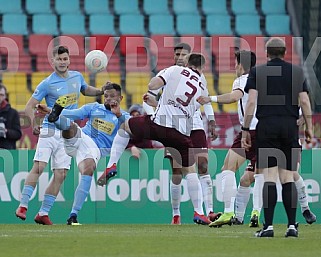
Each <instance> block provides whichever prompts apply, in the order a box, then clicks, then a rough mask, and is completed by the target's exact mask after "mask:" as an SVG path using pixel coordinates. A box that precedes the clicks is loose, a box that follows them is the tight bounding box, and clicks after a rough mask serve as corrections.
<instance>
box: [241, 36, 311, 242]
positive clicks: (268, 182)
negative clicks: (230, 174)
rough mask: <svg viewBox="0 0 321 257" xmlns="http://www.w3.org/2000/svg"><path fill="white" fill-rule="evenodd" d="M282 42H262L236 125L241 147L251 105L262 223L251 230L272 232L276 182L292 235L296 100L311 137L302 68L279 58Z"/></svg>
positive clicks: (297, 148)
mask: <svg viewBox="0 0 321 257" xmlns="http://www.w3.org/2000/svg"><path fill="white" fill-rule="evenodd" d="M285 51H286V46H285V43H284V41H283V40H282V39H280V38H271V39H270V40H269V41H268V42H267V43H266V52H267V57H268V62H267V63H266V64H264V65H260V66H257V67H254V68H253V69H251V71H250V74H249V77H248V80H247V84H246V87H245V92H246V93H248V94H249V99H248V102H247V106H246V111H245V115H244V119H245V120H244V124H243V127H242V130H243V132H242V134H243V135H242V146H243V147H244V148H245V149H248V148H249V147H250V146H251V138H250V135H249V131H248V130H249V125H250V122H251V120H252V117H253V113H254V110H255V108H257V110H256V117H257V118H258V120H259V122H258V124H257V127H256V147H257V168H258V170H259V172H260V173H263V174H264V179H265V183H264V187H263V208H264V219H265V225H264V227H263V229H262V230H260V231H258V232H257V233H256V234H255V235H256V236H257V237H273V236H274V231H273V216H274V209H275V205H276V202H277V190H276V182H277V178H278V177H279V178H280V182H281V184H282V200H283V205H284V208H285V211H286V214H287V217H288V228H287V230H286V234H285V236H286V237H290V236H291V237H297V236H298V230H297V224H296V221H295V218H296V208H297V201H298V200H297V190H296V187H295V184H294V180H293V174H292V171H296V170H297V164H298V161H299V158H300V151H301V148H300V145H299V133H298V126H297V119H298V118H299V105H300V107H301V108H302V113H303V117H304V119H305V123H306V129H305V136H306V141H307V142H310V141H311V138H312V137H313V131H312V116H311V106H310V100H309V97H308V89H307V85H306V82H305V78H304V75H303V70H302V69H301V68H300V67H298V66H295V65H292V64H291V63H288V62H285V61H284V60H283V58H284V55H285Z"/></svg>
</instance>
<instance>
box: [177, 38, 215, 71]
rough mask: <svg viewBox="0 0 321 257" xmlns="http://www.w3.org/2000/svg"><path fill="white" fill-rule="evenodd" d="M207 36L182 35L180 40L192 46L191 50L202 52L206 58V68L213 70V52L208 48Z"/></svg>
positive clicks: (206, 69)
mask: <svg viewBox="0 0 321 257" xmlns="http://www.w3.org/2000/svg"><path fill="white" fill-rule="evenodd" d="M207 39H208V38H207V37H204V36H193V35H184V36H182V37H180V42H182V43H187V44H189V45H190V46H191V51H192V52H195V53H201V54H203V55H204V57H205V60H206V65H205V70H204V71H211V70H212V53H211V52H209V51H208V50H207V49H206V41H207Z"/></svg>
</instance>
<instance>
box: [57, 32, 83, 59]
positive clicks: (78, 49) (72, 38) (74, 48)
mask: <svg viewBox="0 0 321 257" xmlns="http://www.w3.org/2000/svg"><path fill="white" fill-rule="evenodd" d="M58 39H59V45H63V46H67V47H68V49H69V54H70V55H71V56H73V55H76V56H84V55H85V37H84V36H82V35H63V36H59V37H58Z"/></svg>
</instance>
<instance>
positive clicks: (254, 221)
mask: <svg viewBox="0 0 321 257" xmlns="http://www.w3.org/2000/svg"><path fill="white" fill-rule="evenodd" d="M259 226H260V213H259V211H257V210H253V211H252V213H251V219H250V224H249V227H251V228H258V227H259Z"/></svg>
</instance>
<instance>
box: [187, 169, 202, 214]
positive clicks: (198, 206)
mask: <svg viewBox="0 0 321 257" xmlns="http://www.w3.org/2000/svg"><path fill="white" fill-rule="evenodd" d="M185 179H186V181H187V190H188V194H189V197H190V198H191V201H192V204H193V207H194V211H196V212H197V213H198V214H200V215H203V214H204V212H203V206H202V205H203V194H202V188H201V183H200V181H199V179H198V176H197V174H196V173H189V174H187V175H186V176H185Z"/></svg>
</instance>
